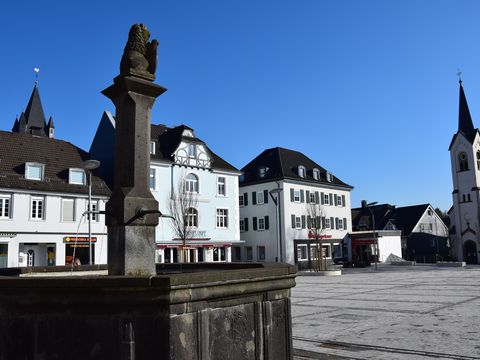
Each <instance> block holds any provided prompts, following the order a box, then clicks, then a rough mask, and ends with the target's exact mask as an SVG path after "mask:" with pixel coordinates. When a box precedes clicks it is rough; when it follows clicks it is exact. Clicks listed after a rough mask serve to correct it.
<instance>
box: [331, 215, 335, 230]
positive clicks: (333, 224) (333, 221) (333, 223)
mask: <svg viewBox="0 0 480 360" xmlns="http://www.w3.org/2000/svg"><path fill="white" fill-rule="evenodd" d="M330 229H332V230H335V218H334V217H333V216H332V217H331V218H330Z"/></svg>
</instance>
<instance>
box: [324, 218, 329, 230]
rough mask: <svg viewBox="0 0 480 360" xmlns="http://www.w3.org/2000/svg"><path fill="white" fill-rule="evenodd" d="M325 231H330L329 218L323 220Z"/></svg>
mask: <svg viewBox="0 0 480 360" xmlns="http://www.w3.org/2000/svg"><path fill="white" fill-rule="evenodd" d="M325 229H330V218H325Z"/></svg>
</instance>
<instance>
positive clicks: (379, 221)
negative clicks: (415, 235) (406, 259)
mask: <svg viewBox="0 0 480 360" xmlns="http://www.w3.org/2000/svg"><path fill="white" fill-rule="evenodd" d="M429 206H430V204H420V205H412V206H403V207H398V208H397V207H395V206H393V205H390V204H380V205H375V206H371V207H370V208H371V210H372V212H373V213H374V215H375V227H376V229H383V228H384V227H385V225H387V223H388V222H389V221H390V222H392V223H393V224H394V225H395V227H396V228H397V229H398V230H402V236H410V234H411V233H412V231H413V229H414V228H415V225H417V223H418V222H419V221H420V219H421V217H422V215H423V214H424V213H425V211H426V210H427V209H428V207H429ZM363 216H366V218H365V220H367V221H366V222H367V227H366V228H365V227H362V228H360V227H359V222H360V219H361V218H362V217H363ZM352 229H353V230H354V231H358V230H372V229H373V226H372V224H371V214H370V212H369V210H368V208H366V207H363V208H354V209H352Z"/></svg>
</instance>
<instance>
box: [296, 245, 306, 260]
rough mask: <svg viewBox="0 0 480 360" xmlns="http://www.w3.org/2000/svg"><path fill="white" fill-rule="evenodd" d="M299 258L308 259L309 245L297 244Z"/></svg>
mask: <svg viewBox="0 0 480 360" xmlns="http://www.w3.org/2000/svg"><path fill="white" fill-rule="evenodd" d="M297 260H299V261H300V260H308V255H307V245H298V246H297Z"/></svg>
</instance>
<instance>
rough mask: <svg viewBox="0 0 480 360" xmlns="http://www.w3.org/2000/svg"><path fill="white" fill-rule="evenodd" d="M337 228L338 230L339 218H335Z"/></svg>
mask: <svg viewBox="0 0 480 360" xmlns="http://www.w3.org/2000/svg"><path fill="white" fill-rule="evenodd" d="M335 229H337V230H338V218H335Z"/></svg>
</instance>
